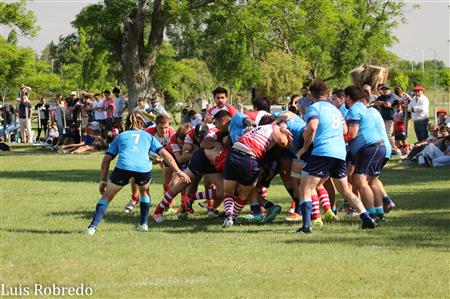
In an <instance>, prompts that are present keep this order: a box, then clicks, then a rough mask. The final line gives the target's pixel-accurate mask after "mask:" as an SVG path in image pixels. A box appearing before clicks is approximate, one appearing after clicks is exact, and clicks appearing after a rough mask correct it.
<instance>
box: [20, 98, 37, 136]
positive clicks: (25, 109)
mask: <svg viewBox="0 0 450 299" xmlns="http://www.w3.org/2000/svg"><path fill="white" fill-rule="evenodd" d="M32 113H33V111H32V109H31V104H30V102H29V101H28V96H27V94H26V93H25V94H23V95H22V97H21V98H20V103H19V105H18V114H19V124H20V135H21V138H22V143H24V142H27V143H28V142H33V140H32V139H31V115H32Z"/></svg>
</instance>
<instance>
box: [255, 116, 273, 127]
mask: <svg viewBox="0 0 450 299" xmlns="http://www.w3.org/2000/svg"><path fill="white" fill-rule="evenodd" d="M275 119H276V118H275V117H273V116H272V115H270V114H266V115H264V116H263V117H261V119H260V120H259V123H258V126H264V125H268V124H271V123H273V122H274V121H275Z"/></svg>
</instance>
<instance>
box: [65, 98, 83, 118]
mask: <svg viewBox="0 0 450 299" xmlns="http://www.w3.org/2000/svg"><path fill="white" fill-rule="evenodd" d="M79 100H80V99H79V98H77V93H76V92H75V91H72V92H71V93H70V97H69V99H68V100H67V107H66V108H67V110H69V111H70V112H71V114H70V115H68V116H69V119H71V120H73V121H78V115H79V114H80V105H77V104H78V101H79Z"/></svg>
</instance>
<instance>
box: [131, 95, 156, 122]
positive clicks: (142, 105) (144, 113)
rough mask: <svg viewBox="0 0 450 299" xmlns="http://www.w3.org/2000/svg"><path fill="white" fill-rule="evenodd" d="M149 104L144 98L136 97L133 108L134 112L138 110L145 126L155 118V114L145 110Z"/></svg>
mask: <svg viewBox="0 0 450 299" xmlns="http://www.w3.org/2000/svg"><path fill="white" fill-rule="evenodd" d="M149 107H150V106H149V105H148V104H147V102H146V101H145V99H144V98H142V97H141V98H139V99H138V104H137V106H136V108H134V111H135V112H138V113H139V114H140V115H141V116H142V118H143V119H144V120H145V127H148V125H149V123H150V122H151V121H153V120H155V115H153V114H151V113H148V112H147V110H148V109H149Z"/></svg>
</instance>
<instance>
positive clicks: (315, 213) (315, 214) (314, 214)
mask: <svg viewBox="0 0 450 299" xmlns="http://www.w3.org/2000/svg"><path fill="white" fill-rule="evenodd" d="M311 200H312V210H311V220H315V219H318V218H320V206H319V197H318V196H317V195H313V196H311Z"/></svg>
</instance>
